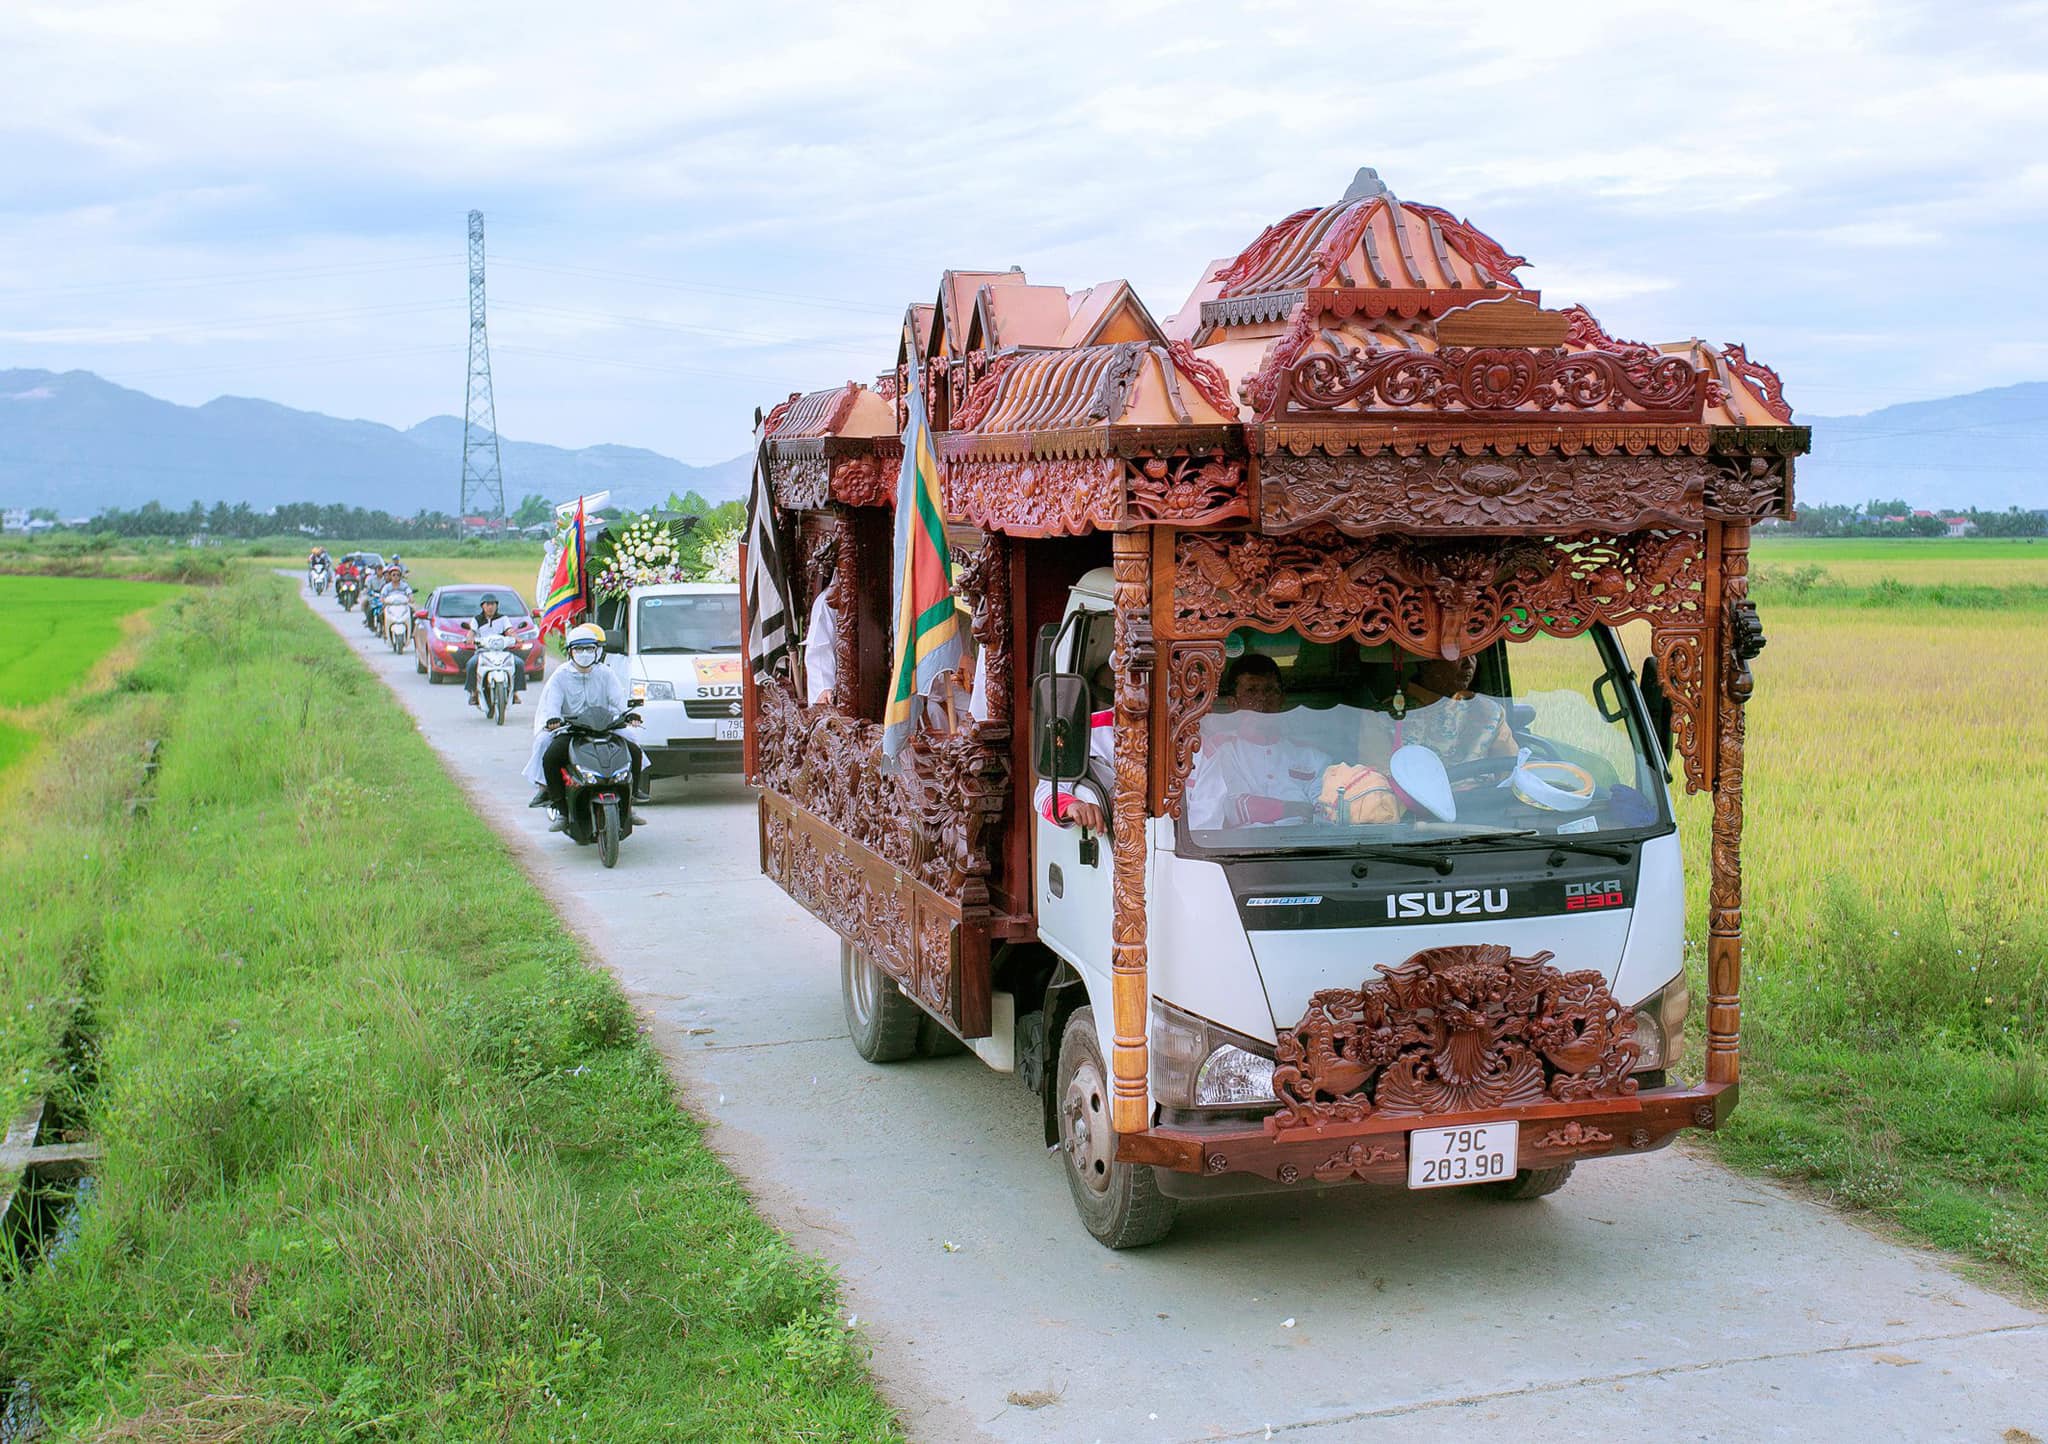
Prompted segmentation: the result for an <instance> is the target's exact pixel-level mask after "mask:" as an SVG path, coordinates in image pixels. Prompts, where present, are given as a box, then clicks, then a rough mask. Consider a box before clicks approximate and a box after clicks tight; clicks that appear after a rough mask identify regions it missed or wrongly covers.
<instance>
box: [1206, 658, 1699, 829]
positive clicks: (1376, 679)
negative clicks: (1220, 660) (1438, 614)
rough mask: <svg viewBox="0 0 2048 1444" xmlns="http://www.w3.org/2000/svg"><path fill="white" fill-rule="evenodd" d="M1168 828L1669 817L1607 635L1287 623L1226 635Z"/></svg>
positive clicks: (1583, 825) (1607, 821) (1433, 825)
mask: <svg viewBox="0 0 2048 1444" xmlns="http://www.w3.org/2000/svg"><path fill="white" fill-rule="evenodd" d="M1227 651H1228V653H1229V656H1230V661H1229V663H1228V665H1227V666H1226V668H1225V671H1224V676H1223V683H1222V687H1221V689H1220V691H1219V694H1218V697H1217V702H1216V707H1215V709H1214V710H1213V711H1212V712H1211V713H1210V715H1209V716H1208V717H1206V718H1204V719H1203V722H1202V732H1201V748H1200V750H1199V751H1197V752H1196V754H1195V762H1194V768H1193V770H1192V772H1190V774H1189V776H1188V785H1187V794H1186V801H1185V804H1184V806H1183V808H1182V813H1181V821H1180V829H1181V836H1182V839H1183V842H1184V843H1187V844H1192V850H1193V851H1197V852H1201V851H1218V852H1228V853H1233V854H1244V853H1252V854H1266V853H1278V852H1296V851H1303V850H1313V851H1318V852H1323V851H1342V850H1343V849H1344V848H1345V847H1347V846H1359V847H1365V846H1373V847H1385V846H1388V845H1389V844H1393V845H1400V844H1404V843H1410V844H1417V845H1421V846H1441V845H1443V844H1444V843H1446V842H1448V841H1452V840H1456V839H1462V838H1471V839H1483V838H1487V837H1496V838H1502V839H1507V838H1511V837H1518V836H1519V837H1526V836H1529V835H1531V834H1535V835H1541V836H1556V835H1563V836H1574V835H1580V834H1583V835H1586V836H1588V837H1593V836H1600V837H1606V838H1612V837H1614V836H1616V835H1630V834H1634V835H1641V834H1643V833H1646V832H1650V831H1661V830H1663V829H1664V828H1666V827H1668V826H1669V825H1670V811H1669V801H1668V798H1667V795H1666V790H1665V783H1664V776H1663V764H1662V762H1661V760H1659V759H1658V757H1657V754H1656V751H1655V748H1654V746H1652V745H1650V744H1649V743H1648V742H1647V740H1646V737H1645V734H1644V731H1643V728H1642V725H1641V721H1640V718H1639V716H1638V712H1637V708H1636V706H1635V698H1634V688H1633V684H1632V682H1631V680H1630V677H1629V672H1628V661H1627V658H1626V657H1625V656H1624V655H1623V653H1622V650H1621V646H1620V643H1619V642H1618V641H1617V640H1616V639H1615V638H1614V637H1613V635H1612V634H1611V633H1609V632H1607V631H1606V629H1604V628H1600V629H1595V631H1593V632H1588V633H1586V634H1585V635H1582V636H1579V637H1571V638H1560V637H1549V636H1534V637H1530V638H1527V639H1525V640H1521V641H1513V642H1498V643H1495V644H1494V645H1493V646H1492V647H1490V648H1488V649H1487V650H1486V651H1485V652H1484V653H1482V654H1480V655H1478V656H1476V657H1468V658H1464V659H1461V660H1460V661H1456V662H1447V661H1445V660H1444V659H1442V658H1429V657H1419V656H1416V655H1415V654H1413V653H1410V652H1406V651H1402V650H1400V649H1399V648H1397V647H1394V646H1393V645H1392V644H1383V645H1380V646H1376V647H1361V646H1359V645H1358V644H1356V643H1352V642H1338V643H1333V644H1325V643H1318V642H1312V641H1308V640H1305V639H1303V638H1301V637H1298V636H1296V635H1295V634H1293V633H1291V632H1283V633H1279V634H1268V633H1259V632H1248V631H1241V632H1238V633H1236V634H1234V635H1233V636H1232V637H1231V638H1230V641H1229V643H1228V646H1227Z"/></svg>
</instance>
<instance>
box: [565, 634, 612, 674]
mask: <svg viewBox="0 0 2048 1444" xmlns="http://www.w3.org/2000/svg"><path fill="white" fill-rule="evenodd" d="M562 642H563V644H564V646H565V647H567V649H568V652H569V660H570V661H571V662H572V663H574V664H575V665H576V667H577V668H578V669H579V670H581V671H585V672H587V671H589V670H590V669H591V668H592V667H594V666H596V665H597V659H598V656H599V655H600V654H601V653H602V652H603V651H604V628H603V627H600V626H598V625H597V623H595V622H585V623H584V624H583V625H582V626H580V627H571V628H570V629H569V635H568V636H566V637H564V638H563V639H562Z"/></svg>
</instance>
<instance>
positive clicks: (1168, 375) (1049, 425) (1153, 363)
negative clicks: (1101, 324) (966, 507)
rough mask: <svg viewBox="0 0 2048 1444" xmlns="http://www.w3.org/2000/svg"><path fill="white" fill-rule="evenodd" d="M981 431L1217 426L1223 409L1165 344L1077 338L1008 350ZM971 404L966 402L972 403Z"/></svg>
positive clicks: (1224, 420)
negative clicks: (1064, 346)
mask: <svg viewBox="0 0 2048 1444" xmlns="http://www.w3.org/2000/svg"><path fill="white" fill-rule="evenodd" d="M1004 360H1005V361H1006V362H1007V365H1006V366H1005V368H1004V369H1003V371H1002V372H1001V374H1000V375H998V376H992V377H991V378H990V380H989V382H987V383H985V384H989V385H992V386H993V387H995V388H996V391H995V396H994V398H993V400H992V403H991V404H989V406H988V410H987V412H986V413H985V414H984V415H982V416H980V417H979V418H978V421H977V423H976V424H975V426H974V429H975V430H976V431H978V432H981V433H983V434H989V433H1004V432H1008V433H1015V432H1028V431H1072V430H1084V429H1087V428H1091V427H1097V426H1130V425H1154V426H1175V425H1178V426H1190V425H1193V426H1218V425H1222V424H1225V423H1227V422H1230V421H1235V420H1236V419H1237V418H1236V415H1235V413H1234V412H1233V413H1232V414H1229V415H1226V414H1224V413H1223V412H1222V411H1221V410H1220V409H1219V408H1218V407H1217V406H1216V405H1215V404H1213V403H1212V402H1211V401H1210V400H1209V399H1208V398H1207V397H1206V396H1204V394H1203V393H1202V390H1201V389H1200V387H1199V386H1197V385H1196V384H1195V383H1194V381H1193V380H1191V379H1190V378H1189V377H1188V376H1187V375H1185V374H1184V373H1183V372H1182V370H1181V368H1180V367H1178V366H1176V365H1175V363H1174V359H1173V357H1172V355H1171V354H1170V353H1169V352H1168V350H1167V348H1166V347H1164V346H1161V345H1157V344H1152V343H1144V342H1125V343H1122V344H1119V345H1114V346H1080V347H1075V348H1073V349H1072V350H1066V351H1042V352H1027V353H1023V354H1019V355H1015V356H1013V357H1006V358H1004ZM970 404H971V403H970Z"/></svg>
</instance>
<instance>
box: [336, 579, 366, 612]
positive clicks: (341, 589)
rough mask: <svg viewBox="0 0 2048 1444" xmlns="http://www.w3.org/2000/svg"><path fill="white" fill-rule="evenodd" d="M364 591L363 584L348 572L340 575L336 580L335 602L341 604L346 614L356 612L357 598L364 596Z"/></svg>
mask: <svg viewBox="0 0 2048 1444" xmlns="http://www.w3.org/2000/svg"><path fill="white" fill-rule="evenodd" d="M362 591H363V587H362V583H361V582H359V581H358V580H357V579H356V578H355V577H353V576H351V575H349V574H348V573H347V572H342V573H340V574H339V575H337V576H336V577H335V579H334V600H336V601H337V602H340V603H341V609H342V610H343V611H344V612H352V611H354V610H355V608H356V598H357V597H359V596H361V595H362Z"/></svg>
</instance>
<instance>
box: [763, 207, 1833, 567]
mask: <svg viewBox="0 0 2048 1444" xmlns="http://www.w3.org/2000/svg"><path fill="white" fill-rule="evenodd" d="M1525 264H1527V263H1526V262H1525V261H1524V260H1523V259H1522V258H1521V257H1520V256H1516V255H1513V254H1511V253H1510V252H1508V251H1507V250H1506V249H1505V248H1504V247H1503V246H1501V245H1500V244H1499V243H1498V242H1496V241H1494V240H1493V239H1492V238H1491V237H1489V236H1487V235H1486V234H1485V233H1484V232H1482V231H1480V230H1479V229H1478V228H1476V227H1475V226H1473V225H1472V224H1471V223H1470V222H1468V221H1465V220H1463V219H1461V218H1459V217H1457V216H1454V215H1453V214H1452V213H1450V212H1449V211H1445V210H1441V209H1439V208H1437V207H1433V206H1427V205H1420V204H1416V203H1414V202H1406V201H1402V200H1400V199H1399V198H1398V197H1396V196H1395V195H1394V194H1393V193H1392V191H1391V190H1389V189H1388V188H1387V187H1386V186H1385V185H1384V184H1383V183H1382V182H1381V181H1380V180H1379V178H1378V176H1377V175H1376V174H1374V173H1373V172H1372V171H1370V170H1362V171H1360V172H1359V174H1358V177H1357V179H1356V180H1354V181H1353V183H1352V186H1351V188H1350V190H1349V191H1347V192H1346V194H1345V195H1344V196H1343V198H1342V199H1340V200H1339V201H1337V202H1336V203H1334V204H1331V205H1325V206H1320V207H1310V208H1307V209H1304V210H1299V211H1296V212H1295V213H1293V214H1292V215H1289V216H1287V217H1285V218H1284V219H1282V220H1280V221H1278V222H1276V223H1275V224H1273V225H1271V226H1268V227H1267V228H1266V229H1265V230H1264V231H1262V232H1261V233H1260V234H1259V235H1258V236H1256V237H1255V238H1253V239H1252V241H1251V242H1250V243H1249V244H1248V245H1246V246H1245V247H1244V248H1243V249H1242V250H1240V251H1239V252H1237V253H1236V254H1235V255H1234V256H1231V257H1229V258H1227V259H1224V260H1221V261H1218V262H1215V263H1214V264H1212V265H1211V266H1210V267H1209V268H1208V269H1207V272H1206V274H1205V275H1204V277H1203V280H1202V282H1201V283H1200V284H1199V285H1198V286H1197V287H1196V289H1195V291H1194V293H1193V294H1192V295H1191V296H1190V297H1189V299H1188V301H1187V303H1186V305H1185V306H1184V307H1183V308H1182V309H1181V311H1180V312H1179V313H1178V314H1177V315H1176V316H1174V317H1173V318H1171V319H1170V320H1169V321H1168V322H1167V323H1166V324H1165V325H1164V326H1161V325H1159V324H1158V323H1157V322H1155V321H1154V320H1153V318H1152V316H1151V315H1150V313H1149V312H1147V311H1146V309H1145V308H1144V306H1143V304H1142V302H1140V301H1139V300H1138V298H1137V296H1136V294H1135V293H1134V292H1133V291H1132V290H1131V288H1130V287H1129V286H1128V285H1127V284H1126V283H1124V282H1121V281H1115V282H1106V283H1103V284H1102V285H1098V286H1094V287H1090V288H1088V289H1087V290H1084V291H1078V292H1068V291H1066V290H1065V289H1063V288H1061V287H1058V286H1050V285H1044V284H1037V283H1033V282H1032V281H1031V280H1029V279H1028V278H1027V277H1026V276H1025V275H1024V273H1023V272H1022V271H1021V270H1017V269H1014V268H1013V269H1010V270H1006V271H964V270H963V271H948V272H946V273H945V274H944V275H943V277H942V278H941V282H940V285H939V289H938V292H937V295H936V298H935V300H934V301H933V302H932V303H930V304H928V305H926V304H919V305H914V306H912V307H910V308H908V310H907V311H906V313H905V317H904V326H903V330H902V333H901V338H900V342H899V346H898V350H897V358H896V360H897V365H896V367H895V368H894V370H893V371H892V372H890V373H888V374H886V375H885V376H884V377H883V378H882V380H881V381H880V382H879V383H878V385H877V387H876V388H875V389H874V390H869V389H867V388H861V387H854V386H852V385H851V383H849V387H841V388H835V389H834V390H833V391H830V392H819V393H813V394H812V395H811V396H805V397H799V398H793V400H792V402H791V403H788V404H787V414H786V415H782V414H781V413H783V411H784V408H778V415H779V416H780V420H779V421H778V422H777V423H776V424H774V425H771V427H770V434H769V441H768V444H769V455H770V464H771V476H772V475H773V474H774V467H775V465H776V464H777V459H778V458H780V457H783V456H785V455H786V456H788V457H790V458H791V459H795V458H797V457H799V456H804V455H810V456H815V455H818V454H820V453H819V451H818V446H819V442H820V439H822V438H826V437H830V438H833V439H834V440H833V445H832V447H831V448H830V450H831V451H832V453H833V454H834V455H851V454H852V448H857V447H859V446H868V447H870V450H871V454H873V455H874V456H876V457H877V458H878V459H879V458H880V457H881V455H882V453H884V452H887V453H888V455H890V456H892V457H893V456H899V455H900V448H899V446H898V444H897V443H896V441H895V435H896V433H898V432H899V431H900V428H901V426H902V424H903V418H904V411H903V408H902V404H901V402H900V399H899V398H898V397H897V395H896V392H897V389H898V388H899V387H900V386H901V385H903V384H906V383H907V381H908V378H909V377H910V376H911V375H912V374H913V368H912V367H911V366H910V364H909V363H910V362H911V361H912V360H913V359H915V360H917V361H918V363H919V364H918V366H917V367H916V368H914V369H915V373H916V374H918V375H919V376H920V377H921V379H922V382H923V384H924V386H925V387H926V395H927V406H928V409H929V413H930V415H931V417H932V419H933V425H934V426H935V427H937V428H938V429H939V431H940V437H939V447H938V449H939V453H940V455H941V457H942V458H943V459H944V460H945V461H946V463H947V471H948V476H947V497H948V506H949V508H951V509H952V514H953V515H954V516H955V518H956V519H959V520H971V521H973V522H974V523H975V524H977V525H980V526H984V527H989V528H992V529H996V530H1004V531H1009V532H1011V533H1013V534H1016V535H1026V536H1032V535H1048V534H1055V533H1069V532H1075V531H1083V530H1089V529H1093V528H1111V527H1127V526H1131V525H1138V524H1144V523H1152V522H1165V523H1174V524H1179V525H1184V526H1185V525H1209V524H1218V523H1226V522H1235V523H1236V524H1243V523H1244V522H1247V521H1250V522H1255V523H1257V524H1259V525H1260V526H1261V527H1262V528H1263V529H1265V530H1268V531H1275V532H1287V531H1295V530H1299V529H1301V528H1303V527H1307V526H1310V525H1323V524H1327V525H1331V526H1335V527H1337V528H1338V529H1339V530H1342V531H1345V532H1348V533H1351V534H1353V535H1371V534H1375V533H1378V532H1383V531H1387V532H1393V531H1408V532H1415V533H1418V534H1450V533H1453V532H1465V531H1476V532H1496V533H1501V534H1534V533H1538V532H1542V533H1546V534H1572V533H1577V534H1590V533H1594V532H1606V533H1609V534H1612V533H1614V532H1617V531H1625V530H1629V529H1632V528H1640V527H1644V526H1680V527H1688V528H1697V527H1698V526H1700V525H1702V524H1703V523H1704V521H1705V520H1706V519H1707V518H1708V517H1709V516H1721V517H1724V518H1727V519H1755V518H1758V517H1763V516H1774V515H1787V514H1789V512H1790V508H1791V458H1792V457H1794V456H1796V455H1798V454H1801V453H1803V452H1804V451H1805V450H1806V449H1807V446H1808V442H1809V439H1810V436H1809V433H1808V431H1807V429H1806V428H1804V427H1800V426H1795V425H1793V424H1791V423H1792V410H1791V407H1790V405H1789V404H1788V403H1787V402H1786V401H1785V398H1784V393H1783V388H1782V385H1781V383H1780V382H1779V379H1778V377H1777V375H1776V373H1774V372H1773V371H1771V370H1770V368H1769V367H1767V366H1764V365H1762V364H1761V363H1758V362H1754V361H1752V360H1750V358H1749V356H1748V354H1747V352H1746V351H1745V350H1744V348H1743V347H1741V346H1739V345H1723V346H1716V345H1711V344H1709V343H1707V342H1704V341H1701V340H1698V339H1696V338H1695V339H1689V340H1686V341H1682V342H1677V343H1670V344H1662V345H1645V344H1643V343H1640V342H1635V341H1626V340H1618V339H1616V338H1615V337H1613V336H1611V335H1609V334H1608V333H1607V332H1606V330H1605V329H1604V328H1602V326H1601V325H1600V323H1599V322H1598V321H1597V320H1595V319H1594V317H1593V316H1592V315H1591V314H1590V313H1589V312H1587V311H1586V310H1585V309H1584V308H1582V307H1578V306H1571V307H1566V308H1564V309H1561V310H1558V309H1546V308H1545V307H1544V306H1543V305H1542V297H1541V295H1540V293H1539V292H1537V291H1536V290H1534V289H1533V288H1530V287H1527V286H1524V285H1523V284H1522V283H1521V281H1520V279H1519V278H1518V277H1517V275H1516V274H1515V273H1516V269H1517V268H1518V267H1520V266H1522V265H1525ZM1617 458H1618V459H1617ZM1097 459H1100V462H1101V464H1100V465H1097ZM1155 460H1156V461H1157V462H1158V463H1160V465H1153V462H1154V461H1155ZM842 493H844V494H845V495H847V496H852V495H855V494H858V495H862V496H870V497H872V498H873V499H874V501H875V502H876V503H880V504H886V502H887V500H888V496H887V494H886V488H878V487H876V486H873V485H863V486H862V487H842V486H841V485H840V484H839V483H838V481H837V480H836V479H834V480H833V482H832V484H831V486H830V488H829V495H830V496H831V498H832V499H833V500H839V499H841V495H842ZM1054 493H1060V495H1054ZM1067 493H1071V494H1070V495H1069V494H1067ZM791 494H792V495H809V496H825V495H827V494H828V489H827V488H825V487H823V486H821V485H819V484H817V479H816V478H815V477H813V478H811V479H810V481H809V482H807V483H806V484H805V485H804V486H800V487H796V488H793V489H792V492H791Z"/></svg>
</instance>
